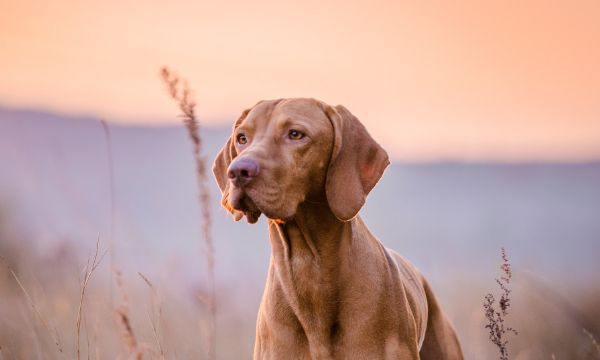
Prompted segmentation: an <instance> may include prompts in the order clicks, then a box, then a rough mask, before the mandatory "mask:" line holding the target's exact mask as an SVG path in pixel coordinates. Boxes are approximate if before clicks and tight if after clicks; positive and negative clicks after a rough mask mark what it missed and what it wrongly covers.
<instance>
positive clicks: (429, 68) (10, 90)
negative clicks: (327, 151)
mask: <svg viewBox="0 0 600 360" xmlns="http://www.w3.org/2000/svg"><path fill="white" fill-rule="evenodd" d="M163 65H167V66H169V67H170V68H172V69H173V70H175V71H177V72H178V73H179V74H180V75H181V76H183V77H185V78H187V79H188V80H189V83H190V86H191V87H192V88H193V89H194V90H195V98H196V100H197V101H198V103H199V105H198V113H199V116H200V120H201V121H204V122H205V123H206V124H211V125H216V124H222V125H227V126H229V125H230V124H231V123H232V122H233V120H234V119H235V118H236V117H237V116H238V115H239V113H241V111H242V110H243V109H244V108H247V107H250V106H251V105H253V104H254V103H256V102H257V101H258V100H261V99H270V98H280V97H295V96H303V97H315V98H318V99H320V100H323V101H325V102H328V103H330V104H334V105H335V104H343V105H345V106H346V107H348V108H349V109H350V110H351V111H352V112H353V113H354V114H355V115H357V116H358V118H359V119H361V120H362V121H363V123H365V125H366V126H367V128H368V129H369V130H370V132H371V133H372V135H373V136H374V137H375V138H376V139H377V140H378V141H379V142H381V143H382V144H383V145H384V147H385V148H386V149H388V151H389V152H390V153H391V154H392V156H393V157H394V158H395V159H401V160H409V161H420V160H444V159H450V160H467V161H488V160H494V161H532V160H534V161H535V160H537V161H588V160H598V159H600V2H599V1H597V0H588V1H585V0H574V1H554V0H545V1H536V0H530V1H496V2H492V1H480V0H464V1H453V2H450V1H438V2H428V1H379V0H373V1H368V2H367V1H353V0H345V1H315V0H308V1H303V2H293V3H292V2H285V1H271V0H263V1H248V0H245V1H244V0H223V1H215V0H213V1H169V2H167V1H157V0H145V1H123V0H119V1H116V0H103V1H86V0H78V1H74V0H53V1H47V0H21V1H7V0H0V106H3V107H8V108H27V109H39V110H44V111H50V112H55V113H59V114H66V115H86V116H94V117H103V118H106V119H107V120H108V121H110V122H113V123H128V124H169V123H176V122H177V121H179V119H177V117H176V115H177V109H176V107H175V105H174V103H173V102H172V101H171V100H170V99H169V98H168V96H167V95H166V91H165V88H164V86H163V84H162V83H161V82H160V78H159V75H158V74H159V69H160V67H161V66H163Z"/></svg>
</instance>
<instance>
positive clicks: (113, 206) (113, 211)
mask: <svg viewBox="0 0 600 360" xmlns="http://www.w3.org/2000/svg"><path fill="white" fill-rule="evenodd" d="M100 122H101V123H102V128H103V129H104V137H105V139H106V152H107V155H108V175H109V181H110V267H111V269H112V268H113V267H114V266H115V262H116V261H117V260H116V253H115V251H116V250H115V227H116V218H117V200H116V190H115V189H116V185H115V165H114V161H113V154H112V153H113V151H112V141H111V137H110V128H109V127H108V123H107V122H106V120H104V119H102V120H100ZM112 276H113V273H112V272H111V273H110V282H109V288H108V299H109V306H110V307H111V308H112V307H113V278H112Z"/></svg>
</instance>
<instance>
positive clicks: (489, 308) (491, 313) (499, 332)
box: [483, 248, 517, 360]
mask: <svg viewBox="0 0 600 360" xmlns="http://www.w3.org/2000/svg"><path fill="white" fill-rule="evenodd" d="M502 260H503V261H504V263H503V264H502V265H500V269H502V271H504V274H505V276H503V277H501V278H500V280H499V279H496V282H497V283H498V285H500V289H502V296H501V297H500V301H499V306H500V311H497V310H496V309H495V308H494V303H495V302H496V299H495V298H494V295H492V294H491V293H488V294H487V295H486V296H485V302H484V303H483V308H484V309H485V318H486V319H487V321H488V324H487V325H485V328H486V329H489V331H490V341H491V342H492V343H493V344H494V345H496V347H498V350H499V351H500V359H501V360H508V349H507V348H506V344H507V343H508V340H505V338H504V339H503V336H504V335H506V333H510V332H512V333H514V334H515V335H517V330H515V329H513V328H512V327H505V326H504V321H505V320H506V316H507V315H508V308H509V307H510V293H511V290H509V289H508V285H509V283H510V278H511V277H512V272H511V270H510V263H509V262H508V258H507V257H506V252H505V251H504V248H502Z"/></svg>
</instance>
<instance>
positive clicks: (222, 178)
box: [212, 109, 252, 221]
mask: <svg viewBox="0 0 600 360" xmlns="http://www.w3.org/2000/svg"><path fill="white" fill-rule="evenodd" d="M250 110H252V109H246V110H244V112H242V115H240V117H239V118H238V119H237V121H236V122H235V124H234V125H233V132H235V129H236V128H237V127H238V126H239V125H240V124H241V123H242V121H244V119H245V118H246V116H248V113H249V112H250ZM237 155H238V154H237V151H236V149H235V139H234V138H233V135H232V136H230V137H229V139H228V140H227V142H226V143H225V146H223V148H222V149H221V151H220V152H219V154H218V155H217V157H216V158H215V163H214V164H213V168H212V171H213V174H214V175H215V179H216V180H217V184H218V185H219V189H221V195H222V197H221V205H223V206H224V207H225V208H226V209H227V210H228V211H229V212H230V213H231V214H232V215H233V218H234V219H235V221H239V220H240V219H241V218H242V217H243V216H244V214H243V213H242V212H240V211H237V210H234V209H233V208H232V207H231V205H229V201H228V200H227V199H228V197H229V188H230V185H231V182H230V181H229V177H228V176H227V169H228V168H229V164H231V161H233V159H235V158H236V156H237Z"/></svg>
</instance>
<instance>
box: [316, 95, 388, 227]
mask: <svg viewBox="0 0 600 360" xmlns="http://www.w3.org/2000/svg"><path fill="white" fill-rule="evenodd" d="M325 113H326V114H327V116H328V117H329V119H330V121H331V123H332V125H333V131H334V143H333V151H332V153H331V160H330V162H329V169H328V170H327V180H326V183H325V191H326V195H327V202H328V203H329V207H330V208H331V211H332V212H333V214H334V215H335V216H336V217H337V218H338V219H340V220H342V221H348V220H350V219H352V218H353V217H355V216H356V215H357V214H358V211H359V210H360V209H361V208H362V206H363V205H364V204H365V200H366V199H367V195H368V194H369V192H371V190H372V189H373V188H374V187H375V185H376V184H377V182H378V181H379V179H380V178H381V176H382V175H383V172H384V171H385V168H386V167H387V166H388V165H389V164H390V160H389V157H388V154H387V152H386V151H385V150H384V149H383V148H382V147H381V146H380V145H379V144H378V143H377V142H376V141H375V140H374V139H373V138H372V137H371V135H369V133H368V132H367V129H366V128H365V127H364V125H363V124H361V123H360V121H359V120H358V119H357V118H356V116H354V115H352V114H351V113H350V111H348V109H346V108H345V107H343V106H341V105H338V106H336V107H335V108H333V107H331V106H326V107H325Z"/></svg>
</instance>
